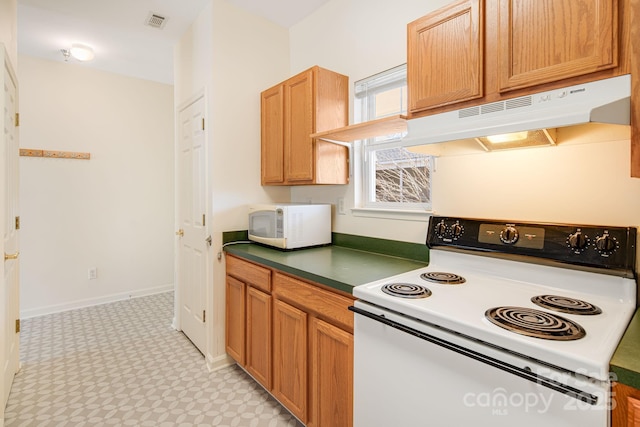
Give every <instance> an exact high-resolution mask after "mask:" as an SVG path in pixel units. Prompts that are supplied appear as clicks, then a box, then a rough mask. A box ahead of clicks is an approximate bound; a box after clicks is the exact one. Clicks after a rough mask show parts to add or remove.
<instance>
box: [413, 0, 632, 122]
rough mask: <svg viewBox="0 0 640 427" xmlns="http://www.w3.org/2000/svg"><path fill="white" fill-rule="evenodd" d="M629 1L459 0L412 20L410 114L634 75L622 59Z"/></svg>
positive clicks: (624, 49)
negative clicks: (620, 20)
mask: <svg viewBox="0 0 640 427" xmlns="http://www.w3.org/2000/svg"><path fill="white" fill-rule="evenodd" d="M627 7H628V0H620V1H617V0H497V1H484V0H461V1H458V2H455V3H452V4H450V5H448V6H445V7H443V8H441V9H438V10H436V11H434V12H432V13H430V14H428V15H426V16H424V17H422V18H420V19H418V20H416V21H414V22H411V23H409V24H408V26H407V82H408V93H409V113H410V118H411V117H417V116H419V115H424V114H430V113H435V112H441V111H446V110H451V109H454V108H455V109H457V108H466V107H469V106H471V105H477V104H481V103H487V102H495V101H498V100H501V99H506V98H512V97H515V96H522V95H525V94H529V93H533V92H536V91H539V90H547V89H549V88H551V87H553V84H554V83H557V86H561V85H573V84H579V83H582V82H585V81H589V80H596V79H601V78H606V77H612V76H614V75H620V74H626V73H629V72H630V70H629V62H628V61H626V60H625V61H621V60H619V58H621V51H622V52H623V53H624V54H626V55H629V49H630V47H629V46H628V44H629V43H628V41H627V40H626V39H627V38H628V31H629V27H630V26H629V18H628V17H627V18H625V20H624V21H623V22H622V25H619V23H618V17H619V16H622V13H623V12H624V11H625V8H627ZM619 8H620V10H619ZM625 34H626V36H625ZM621 35H622V36H624V38H625V40H624V42H623V43H621V40H620V39H621V38H622V37H621Z"/></svg>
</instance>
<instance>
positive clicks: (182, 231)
mask: <svg viewBox="0 0 640 427" xmlns="http://www.w3.org/2000/svg"><path fill="white" fill-rule="evenodd" d="M176 236H180V237H182V236H184V230H183V229H182V228H181V229H180V230H178V231H176Z"/></svg>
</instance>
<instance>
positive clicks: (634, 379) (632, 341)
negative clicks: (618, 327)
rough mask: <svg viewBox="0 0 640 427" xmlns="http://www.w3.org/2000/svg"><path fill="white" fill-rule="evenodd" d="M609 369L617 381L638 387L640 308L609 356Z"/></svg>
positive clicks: (639, 375) (639, 385)
mask: <svg viewBox="0 0 640 427" xmlns="http://www.w3.org/2000/svg"><path fill="white" fill-rule="evenodd" d="M611 371H612V372H613V373H614V374H615V375H616V377H617V381H619V382H621V383H622V384H625V385H628V386H631V387H634V388H637V389H640V309H638V311H636V314H635V316H633V319H631V323H629V327H628V328H627V331H626V332H625V333H624V336H623V337H622V340H621V341H620V344H618V348H617V349H616V351H615V353H613V357H612V358H611Z"/></svg>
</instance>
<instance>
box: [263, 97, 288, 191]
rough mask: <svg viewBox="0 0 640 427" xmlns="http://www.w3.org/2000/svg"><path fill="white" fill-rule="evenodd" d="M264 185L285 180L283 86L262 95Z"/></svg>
mask: <svg viewBox="0 0 640 427" xmlns="http://www.w3.org/2000/svg"><path fill="white" fill-rule="evenodd" d="M260 106H261V108H260V114H261V129H260V130H261V159H262V160H261V162H262V174H261V176H262V185H265V184H281V183H282V182H283V181H284V164H283V162H284V143H283V138H284V117H283V108H284V106H283V87H282V85H278V86H274V87H272V88H271V89H267V90H265V91H264V92H262V94H261V96H260Z"/></svg>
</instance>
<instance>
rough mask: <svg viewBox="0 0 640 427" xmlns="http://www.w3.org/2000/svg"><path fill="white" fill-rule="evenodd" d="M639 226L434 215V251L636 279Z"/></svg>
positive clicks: (430, 243)
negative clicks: (532, 221) (511, 260)
mask: <svg viewBox="0 0 640 427" xmlns="http://www.w3.org/2000/svg"><path fill="white" fill-rule="evenodd" d="M636 244H637V230H636V228H635V227H607V226H594V225H571V224H550V223H531V222H520V221H503V220H486V219H472V218H455V217H446V216H432V217H431V218H430V220H429V227H428V231H427V246H428V247H429V248H430V249H434V248H437V249H448V250H457V251H463V252H476V253H477V254H480V255H487V256H496V257H501V258H508V259H515V260H519V261H526V262H531V263H538V264H546V265H555V266H561V267H565V268H574V269H580V270H586V271H595V272H598V273H605V274H611V275H616V276H621V277H627V278H635V264H636Z"/></svg>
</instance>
